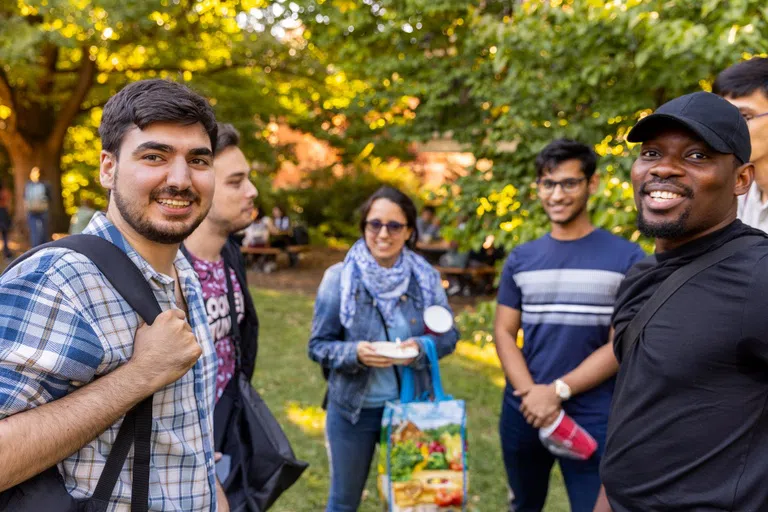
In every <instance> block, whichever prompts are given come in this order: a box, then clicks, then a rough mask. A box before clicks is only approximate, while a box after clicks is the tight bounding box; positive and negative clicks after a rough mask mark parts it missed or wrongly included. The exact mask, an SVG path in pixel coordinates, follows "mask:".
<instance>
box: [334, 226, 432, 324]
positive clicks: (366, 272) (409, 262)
mask: <svg viewBox="0 0 768 512" xmlns="http://www.w3.org/2000/svg"><path fill="white" fill-rule="evenodd" d="M411 276H414V277H415V278H416V282H417V283H418V285H419V288H420V289H421V296H422V299H423V301H424V308H427V307H429V306H431V305H433V304H434V303H435V300H436V297H435V289H436V288H437V284H438V282H437V279H438V278H437V272H435V270H434V269H433V268H432V266H431V265H430V264H429V263H427V260H425V259H424V258H422V257H421V256H419V255H418V254H416V253H415V252H413V251H412V250H410V249H408V248H407V247H405V248H403V251H402V252H401V253H400V257H399V258H398V259H397V263H395V265H394V266H393V267H392V268H385V267H382V266H381V265H379V264H378V263H377V262H376V260H375V259H374V257H373V255H372V254H371V252H370V251H369V250H368V246H366V245H365V241H364V240H363V239H360V240H358V241H357V242H355V244H354V245H353V246H352V248H351V249H350V250H349V252H348V253H347V256H346V257H345V258H344V267H343V268H342V271H341V308H340V316H341V325H343V326H344V327H346V328H347V329H349V328H350V326H351V325H352V321H353V319H354V317H355V307H356V302H355V296H356V295H357V293H358V291H360V287H361V286H362V287H364V288H365V289H366V290H368V293H370V294H371V296H372V297H373V298H374V300H375V301H376V306H377V307H378V308H379V311H381V314H382V316H384V320H385V321H386V322H387V323H391V322H392V320H393V317H394V313H395V307H396V306H397V303H398V302H399V301H400V297H402V296H403V295H404V294H405V292H407V291H408V285H409V284H410V282H411ZM367 320H368V319H366V321H367Z"/></svg>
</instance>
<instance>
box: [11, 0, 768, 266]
mask: <svg viewBox="0 0 768 512" xmlns="http://www.w3.org/2000/svg"><path fill="white" fill-rule="evenodd" d="M766 48H768V4H766V3H765V2H763V1H759V0H730V1H728V2H720V1H717V0H611V1H602V0H537V1H533V0H530V1H519V0H495V1H491V0H354V1H353V0H239V1H237V0H159V1H157V2H144V1H142V0H119V1H118V0H14V1H11V2H3V4H2V7H0V143H2V146H3V150H2V151H0V178H2V177H3V176H5V178H6V179H10V178H11V174H10V173H11V172H12V173H13V176H14V178H15V179H14V181H15V186H16V188H17V189H18V188H19V185H20V184H23V182H24V181H25V179H26V176H27V174H28V172H29V169H30V168H31V167H32V166H33V165H38V166H40V167H41V169H42V170H43V175H44V177H45V178H46V179H48V180H50V181H52V182H53V183H55V184H56V185H57V186H58V184H60V192H61V197H62V202H61V205H60V206H59V211H58V213H59V215H58V217H60V219H58V226H59V228H61V225H62V224H66V216H67V214H71V213H72V212H73V211H74V209H75V208H76V207H77V205H78V204H79V202H80V201H81V199H82V198H84V197H88V198H91V199H93V200H94V201H95V202H96V204H97V205H99V206H104V204H105V199H104V194H103V191H102V190H101V187H100V186H99V184H98V153H99V151H100V145H99V140H98V136H97V126H98V123H99V120H100V116H101V109H102V107H103V104H104V102H105V101H106V99H107V98H108V97H109V96H110V95H112V94H114V93H115V92H116V91H117V90H119V89H120V87H122V86H123V85H124V84H125V83H127V82H129V81H132V80H137V79H141V78H147V77H162V78H168V79H173V80H179V81H184V82H185V83H188V84H189V85H190V86H192V87H194V88H195V89H197V90H199V91H200V92H202V93H203V94H205V95H206V96H207V97H208V98H209V100H210V102H211V104H212V105H213V106H214V108H215V110H216V113H217V116H218V117H219V119H221V120H223V121H226V122H231V123H233V124H235V126H236V127H238V128H239V129H240V130H241V132H242V133H243V135H244V136H243V140H244V143H243V149H244V151H245V152H246V155H247V156H248V158H249V159H250V160H251V161H252V162H253V163H254V179H255V180H256V181H257V182H258V183H259V185H260V191H261V198H260V200H259V201H260V202H263V206H264V207H265V208H267V209H269V206H270V205H271V204H272V203H282V204H285V205H287V207H288V208H289V209H290V210H291V212H292V213H293V214H294V215H295V216H297V217H300V218H301V219H302V220H303V221H304V222H305V223H306V224H308V225H309V226H310V227H312V229H313V232H314V233H315V235H316V239H317V240H320V239H323V238H326V239H329V240H331V241H336V240H340V241H344V240H346V241H348V240H349V239H351V238H354V237H355V236H356V228H355V217H354V213H355V208H356V207H357V206H358V205H359V204H360V203H361V202H362V200H363V199H364V198H365V197H366V196H367V195H368V194H369V193H370V192H371V191H372V190H373V189H375V188H376V187H377V186H379V185H380V184H381V183H392V184H395V185H397V186H401V187H403V188H404V189H406V190H407V191H408V192H410V193H412V194H414V195H416V196H419V198H420V200H422V201H426V202H429V203H430V204H436V205H437V206H438V208H439V213H440V216H441V218H442V219H443V222H444V224H445V225H446V226H448V229H446V233H447V235H448V236H449V237H451V236H453V237H457V236H458V233H459V232H458V231H457V230H452V229H450V226H451V225H455V224H456V222H457V219H459V218H461V219H466V222H467V225H468V229H466V230H465V231H462V232H461V233H463V235H461V236H462V238H461V240H459V241H460V242H461V244H462V245H463V246H464V247H472V248H475V249H477V248H479V246H480V245H481V244H483V243H484V242H486V243H487V242H489V241H492V242H493V243H494V244H495V245H497V246H500V247H503V248H504V249H505V250H507V251H508V250H509V249H511V248H513V247H514V246H516V245H517V244H520V243H522V242H525V241H527V240H531V239H533V238H536V237H538V236H540V235H541V234H543V233H544V232H545V231H546V229H547V222H546V218H545V217H544V215H543V212H542V210H541V208H540V207H539V206H538V205H537V203H536V200H535V189H534V187H535V183H534V182H533V177H534V169H533V160H534V156H535V154H536V153H537V152H538V151H539V150H540V149H541V148H542V147H543V146H544V145H546V144H547V143H548V142H550V141H551V140H552V139H554V138H556V137H570V138H574V139H578V140H581V141H584V142H586V143H590V144H593V145H594V147H595V150H596V151H597V152H598V153H599V154H600V156H601V159H600V162H599V172H600V173H601V175H602V184H601V189H600V191H599V193H598V194H596V195H595V197H593V199H592V201H591V203H590V205H591V208H592V210H593V212H594V214H593V218H594V220H595V222H596V224H598V225H599V226H602V227H605V228H607V229H610V230H611V231H613V232H615V233H617V234H620V235H622V236H625V237H627V238H629V239H632V240H639V241H640V242H642V243H643V244H644V247H645V248H646V250H651V249H652V247H651V246H650V244H649V242H648V241H647V240H642V239H640V238H639V233H638V232H637V231H636V229H635V227H634V216H635V215H634V206H633V202H632V191H631V187H630V185H629V183H628V176H629V169H630V165H631V161H632V157H633V154H634V151H633V148H632V145H631V144H628V143H627V142H626V140H625V136H626V134H627V132H628V130H629V128H630V127H631V126H632V125H633V124H634V123H635V122H636V121H637V120H638V119H639V118H641V117H642V116H644V115H647V114H648V113H650V112H651V111H652V110H653V109H654V108H656V107H657V106H659V105H660V104H661V103H663V102H665V101H666V100H669V99H671V98H673V97H675V96H677V95H680V94H683V93H687V92H691V91H694V90H700V89H704V90H707V89H709V88H710V85H711V82H712V80H713V78H714V76H715V75H716V74H717V73H718V71H720V70H722V69H724V68H725V67H727V66H729V65H731V64H733V63H735V62H738V61H740V60H742V59H747V58H750V57H752V56H754V55H765V53H762V52H765V49H766ZM277 125H280V126H283V125H285V126H289V127H291V128H292V129H294V130H297V131H299V132H301V133H305V134H308V135H309V136H311V137H313V138H314V139H316V140H318V141H321V142H322V143H324V144H327V146H328V147H329V148H332V149H333V151H334V161H333V162H331V163H328V162H325V163H323V164H322V165H320V164H318V165H317V167H316V168H312V169H306V168H303V169H302V172H301V174H300V176H299V177H298V178H297V179H295V180H294V181H293V182H292V183H291V184H290V185H287V186H286V185H285V184H283V185H281V186H280V187H273V186H272V185H273V183H274V178H275V176H276V175H277V174H278V172H279V171H280V169H281V168H283V166H284V165H286V163H290V162H295V161H296V159H297V156H296V153H295V151H294V149H295V148H294V146H293V145H292V144H290V143H283V142H282V141H281V140H280V139H279V138H278V137H276V135H275V134H276V129H275V126H277ZM431 141H432V142H433V141H450V142H451V143H452V144H454V146H455V147H456V148H459V149H460V150H461V151H465V152H469V153H471V154H472V155H474V159H473V161H474V162H475V163H474V164H473V165H471V166H470V167H469V168H468V169H466V172H464V173H462V175H460V176H458V178H457V179H455V180H453V181H451V182H449V183H447V184H445V185H444V186H442V187H441V188H439V189H437V190H435V189H431V190H425V189H423V187H421V183H420V181H419V177H418V176H417V175H415V174H414V172H413V171H412V168H411V167H410V165H409V161H410V160H412V159H413V158H414V157H415V156H416V155H417V154H418V148H419V147H423V146H424V145H425V144H429V143H430V142H431ZM17 193H18V191H17ZM17 213H18V209H17Z"/></svg>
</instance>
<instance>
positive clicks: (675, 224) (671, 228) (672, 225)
mask: <svg viewBox="0 0 768 512" xmlns="http://www.w3.org/2000/svg"><path fill="white" fill-rule="evenodd" d="M690 215H691V207H690V206H689V207H688V208H686V209H685V210H684V211H683V213H682V214H681V215H680V216H679V217H678V218H677V219H676V220H673V221H668V222H660V223H656V224H652V223H650V222H647V221H646V220H645V216H644V215H643V208H642V207H640V208H639V209H638V210H637V229H639V230H640V232H641V233H642V234H644V235H645V236H647V237H650V238H661V239H663V240H674V239H676V238H682V237H684V236H685V235H687V234H688V232H689V229H688V226H687V225H686V224H687V223H688V217H689V216H690Z"/></svg>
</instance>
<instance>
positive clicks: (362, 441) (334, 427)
mask: <svg viewBox="0 0 768 512" xmlns="http://www.w3.org/2000/svg"><path fill="white" fill-rule="evenodd" d="M360 233H361V238H360V239H359V240H358V241H357V242H355V244H354V245H353V246H352V248H351V249H350V250H349V252H348V253H347V255H346V257H345V258H344V261H343V262H342V263H337V264H336V265H333V266H332V267H330V268H329V269H328V270H327V271H326V272H325V275H324V276H323V281H322V282H321V283H320V288H319V290H318V292H317V300H316V301H315V314H314V318H313V320H312V334H311V337H310V339H309V357H310V358H311V359H312V360H313V361H315V362H317V363H319V364H320V365H321V366H322V367H323V369H324V370H325V371H327V372H328V374H329V378H328V406H327V416H326V437H327V447H328V459H329V461H330V464H331V485H330V491H329V497H328V504H327V507H326V511H327V512H353V511H355V510H357V508H358V506H359V504H360V498H361V495H362V493H363V488H364V487H365V481H366V478H367V477H368V471H369V469H370V466H371V459H372V458H373V454H374V451H375V448H376V445H377V443H378V441H379V438H380V435H381V419H382V415H383V412H384V404H385V403H386V402H387V401H388V400H395V399H397V398H398V397H399V395H400V391H399V380H400V367H399V366H397V364H398V363H397V362H396V361H395V360H392V359H390V358H388V357H384V356H382V355H379V354H378V353H377V352H376V349H375V348H374V346H373V345H372V344H371V341H391V342H394V341H396V340H398V339H400V340H405V341H404V342H403V346H406V347H414V348H417V349H418V356H417V357H416V358H414V359H411V360H406V361H400V362H399V364H404V365H410V366H411V368H413V369H414V373H415V374H416V375H415V377H416V379H415V380H416V382H417V387H419V385H421V386H422V387H424V386H427V385H426V384H424V382H425V381H426V382H429V385H431V381H430V379H429V377H428V376H429V369H428V365H427V363H426V356H425V353H424V350H423V349H422V345H421V343H422V341H421V337H422V336H423V335H424V321H423V313H424V309H426V308H427V307H429V306H431V305H440V306H443V307H445V308H448V309H450V306H449V305H448V300H447V298H446V296H445V291H444V290H443V287H442V286H441V283H440V276H439V274H438V272H437V271H436V270H435V269H434V268H432V267H431V266H430V265H429V264H428V263H427V262H426V260H424V258H422V257H421V256H419V255H418V254H416V253H415V252H413V250H412V247H413V244H414V241H415V240H416V238H417V236H418V233H417V229H416V206H415V205H414V204H413V201H412V200H411V199H410V198H409V197H408V196H406V195H405V194H403V193H402V192H401V191H399V190H397V189H394V188H391V187H382V188H380V189H379V190H378V191H376V192H375V193H374V194H373V195H372V196H371V197H370V198H369V199H368V200H367V201H366V203H365V204H364V205H363V207H362V217H361V220H360ZM457 340H458V332H457V331H456V330H455V329H452V330H450V331H449V332H447V333H446V334H443V335H440V336H435V342H436V346H437V351H438V354H439V356H440V357H443V356H445V355H448V354H450V353H451V352H453V350H454V348H455V345H456V341H457ZM425 390H428V389H417V393H416V394H417V396H418V395H420V394H421V392H422V391H425Z"/></svg>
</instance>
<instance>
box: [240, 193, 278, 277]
mask: <svg viewBox="0 0 768 512" xmlns="http://www.w3.org/2000/svg"><path fill="white" fill-rule="evenodd" d="M251 219H252V222H251V223H250V224H249V225H248V227H247V228H245V232H244V236H243V244H242V245H243V247H269V227H268V226H267V223H266V222H264V219H265V217H263V216H262V214H261V209H260V208H259V207H258V206H257V207H255V208H254V210H253V214H252V215H251ZM248 256H250V257H252V258H253V260H252V262H250V264H251V265H252V266H253V268H254V269H255V270H260V271H262V272H265V273H270V272H273V271H275V270H276V269H277V262H276V261H275V257H274V256H272V255H269V254H249V255H248Z"/></svg>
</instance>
